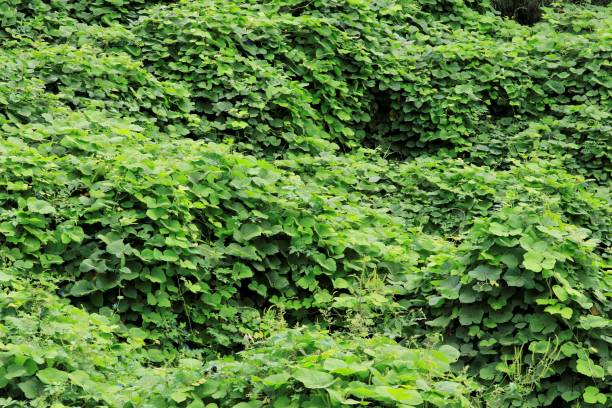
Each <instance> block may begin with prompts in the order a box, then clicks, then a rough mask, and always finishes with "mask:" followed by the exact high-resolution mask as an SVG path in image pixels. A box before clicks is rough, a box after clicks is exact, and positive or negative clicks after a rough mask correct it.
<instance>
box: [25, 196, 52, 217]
mask: <svg viewBox="0 0 612 408" xmlns="http://www.w3.org/2000/svg"><path fill="white" fill-rule="evenodd" d="M27 204H28V210H30V211H31V212H34V213H38V214H55V208H54V207H53V206H52V205H51V204H49V203H48V202H47V201H45V200H38V199H36V198H34V197H30V198H28V202H27Z"/></svg>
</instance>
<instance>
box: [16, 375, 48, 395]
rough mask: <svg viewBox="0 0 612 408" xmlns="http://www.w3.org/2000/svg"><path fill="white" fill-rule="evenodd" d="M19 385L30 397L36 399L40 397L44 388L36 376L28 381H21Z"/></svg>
mask: <svg viewBox="0 0 612 408" xmlns="http://www.w3.org/2000/svg"><path fill="white" fill-rule="evenodd" d="M18 387H19V389H20V390H21V391H22V392H23V394H24V395H25V396H26V398H28V399H34V398H36V397H38V396H39V395H40V394H41V393H42V390H43V387H42V385H41V384H40V382H39V381H38V380H36V379H35V378H30V379H29V380H27V381H24V382H20V383H19V384H18Z"/></svg>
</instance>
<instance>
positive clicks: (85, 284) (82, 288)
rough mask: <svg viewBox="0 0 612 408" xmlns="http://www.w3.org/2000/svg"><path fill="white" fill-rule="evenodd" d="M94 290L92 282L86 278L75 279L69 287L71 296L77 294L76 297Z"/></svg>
mask: <svg viewBox="0 0 612 408" xmlns="http://www.w3.org/2000/svg"><path fill="white" fill-rule="evenodd" d="M95 291H96V287H95V286H94V284H93V283H92V282H90V281H86V280H80V281H76V282H75V283H74V284H73V285H72V287H71V288H70V294H71V295H72V296H77V297H80V296H85V295H87V294H89V293H92V292H95Z"/></svg>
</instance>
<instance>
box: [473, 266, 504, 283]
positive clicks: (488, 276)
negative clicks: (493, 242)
mask: <svg viewBox="0 0 612 408" xmlns="http://www.w3.org/2000/svg"><path fill="white" fill-rule="evenodd" d="M468 275H469V276H470V277H472V278H474V279H476V280H479V281H486V280H491V281H495V280H498V279H499V277H500V276H501V269H500V268H497V267H494V266H491V265H478V266H477V267H476V268H474V269H472V270H471V271H470V272H468Z"/></svg>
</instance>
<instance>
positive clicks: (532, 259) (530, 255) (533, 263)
mask: <svg viewBox="0 0 612 408" xmlns="http://www.w3.org/2000/svg"><path fill="white" fill-rule="evenodd" d="M543 259H544V258H543V257H542V255H541V254H540V253H538V252H525V255H523V266H524V267H525V268H526V269H529V270H530V271H534V272H540V271H541V270H542V260H543Z"/></svg>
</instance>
